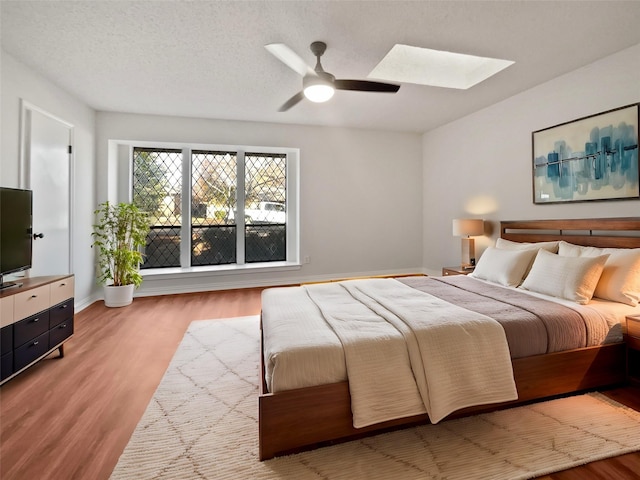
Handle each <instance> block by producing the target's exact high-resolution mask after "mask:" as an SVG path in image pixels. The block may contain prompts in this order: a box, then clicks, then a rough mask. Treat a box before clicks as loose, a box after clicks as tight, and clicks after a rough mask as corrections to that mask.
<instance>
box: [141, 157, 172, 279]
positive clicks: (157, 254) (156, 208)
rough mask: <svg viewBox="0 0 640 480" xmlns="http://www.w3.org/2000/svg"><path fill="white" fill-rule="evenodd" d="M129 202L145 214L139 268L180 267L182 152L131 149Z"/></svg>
mask: <svg viewBox="0 0 640 480" xmlns="http://www.w3.org/2000/svg"><path fill="white" fill-rule="evenodd" d="M132 189H133V195H132V198H133V203H134V204H135V205H136V206H137V207H138V208H140V209H141V210H144V211H145V212H147V213H148V214H149V217H150V219H151V228H150V231H149V234H148V235H147V243H146V246H145V251H144V255H145V259H144V263H143V264H142V265H141V268H142V269H146V268H162V267H179V266H180V241H181V239H180V229H181V225H182V212H181V199H182V151H181V150H174V149H158V148H140V147H135V148H134V149H133V182H132Z"/></svg>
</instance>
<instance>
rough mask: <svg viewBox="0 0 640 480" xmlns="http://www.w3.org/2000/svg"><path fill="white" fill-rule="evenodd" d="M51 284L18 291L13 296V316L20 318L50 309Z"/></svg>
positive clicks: (16, 318)
mask: <svg viewBox="0 0 640 480" xmlns="http://www.w3.org/2000/svg"><path fill="white" fill-rule="evenodd" d="M49 293H50V290H49V285H43V286H41V287H38V288H33V289H31V290H27V291H26V292H21V293H16V294H15V295H14V296H13V301H14V305H13V309H14V310H13V311H14V314H13V318H14V319H15V320H20V319H22V318H27V317H30V316H31V315H33V314H35V313H38V312H41V311H43V310H46V309H48V308H49V307H50V306H51V301H50V295H49Z"/></svg>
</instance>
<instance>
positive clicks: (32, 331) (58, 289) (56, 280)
mask: <svg viewBox="0 0 640 480" xmlns="http://www.w3.org/2000/svg"><path fill="white" fill-rule="evenodd" d="M20 283H21V285H20V286H19V287H11V288H8V289H5V290H2V292H0V327H1V328H0V384H2V383H4V382H6V381H8V380H10V379H11V378H13V377H15V376H16V375H18V374H19V373H21V372H23V371H24V370H26V369H27V368H29V367H30V366H31V365H33V364H34V363H36V362H38V361H40V360H42V359H43V358H44V357H46V356H47V355H49V354H50V353H51V352H53V351H54V350H58V351H59V352H60V356H61V357H63V356H64V343H65V342H66V341H67V340H69V338H70V337H71V336H72V335H73V320H74V303H73V296H74V277H73V275H57V276H47V277H33V278H27V279H24V280H21V281H20Z"/></svg>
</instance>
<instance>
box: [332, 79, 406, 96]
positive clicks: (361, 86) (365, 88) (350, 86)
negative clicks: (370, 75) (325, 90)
mask: <svg viewBox="0 0 640 480" xmlns="http://www.w3.org/2000/svg"><path fill="white" fill-rule="evenodd" d="M334 85H335V87H336V90H357V91H360V92H388V93H396V92H397V91H398V90H400V85H394V84H392V83H382V82H370V81H368V80H336V81H335V82H334Z"/></svg>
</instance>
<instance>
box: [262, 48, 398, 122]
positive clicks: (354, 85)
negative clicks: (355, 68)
mask: <svg viewBox="0 0 640 480" xmlns="http://www.w3.org/2000/svg"><path fill="white" fill-rule="evenodd" d="M265 48H266V49H267V50H268V51H269V52H270V53H271V54H273V55H274V56H275V57H276V58H277V59H278V60H280V61H281V62H282V63H284V64H285V65H287V66H288V67H289V68H291V69H292V70H293V71H295V72H297V73H298V74H299V75H301V76H302V91H300V92H298V93H296V94H295V95H294V96H293V97H291V98H290V99H289V100H287V101H286V102H284V104H283V105H282V106H281V107H280V109H279V111H280V112H285V111H287V110H289V109H290V108H291V107H293V106H294V105H295V104H297V103H298V102H300V101H301V100H302V99H304V98H307V99H309V100H311V101H312V102H318V103H320V102H326V101H327V100H329V99H330V98H331V97H333V94H334V92H335V90H356V91H360V92H387V93H395V92H397V91H398V90H399V89H400V85H394V84H391V83H382V82H371V81H368V80H339V79H336V77H334V76H333V75H331V74H330V73H329V72H325V71H324V69H323V68H322V65H321V64H320V57H321V56H322V55H323V54H324V52H325V50H326V49H327V44H326V43H324V42H313V43H312V44H311V45H310V48H311V53H313V55H315V57H316V66H315V68H311V67H310V66H309V65H307V64H306V63H305V61H304V60H302V58H300V56H299V55H298V54H297V53H296V52H294V51H293V50H291V49H290V48H289V47H288V46H286V45H285V44H283V43H271V44H269V45H265Z"/></svg>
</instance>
